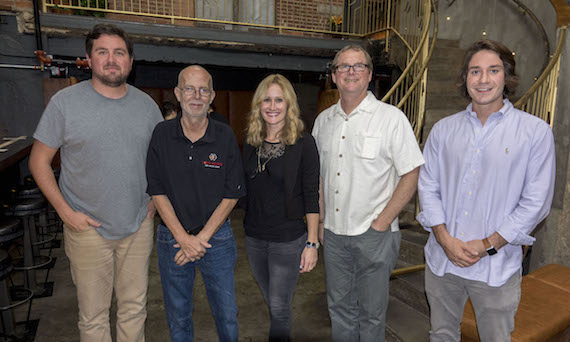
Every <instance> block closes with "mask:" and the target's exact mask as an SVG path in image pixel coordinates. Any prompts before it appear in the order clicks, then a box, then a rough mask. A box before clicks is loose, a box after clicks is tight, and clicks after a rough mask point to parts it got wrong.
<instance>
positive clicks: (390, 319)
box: [386, 297, 429, 342]
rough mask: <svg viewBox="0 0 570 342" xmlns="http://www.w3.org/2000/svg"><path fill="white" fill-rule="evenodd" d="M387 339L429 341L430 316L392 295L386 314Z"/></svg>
mask: <svg viewBox="0 0 570 342" xmlns="http://www.w3.org/2000/svg"><path fill="white" fill-rule="evenodd" d="M386 341H389V342H424V341H425V342H427V341H429V317H428V316H426V315H424V314H422V313H420V312H418V311H416V310H414V309H413V308H411V307H410V306H408V305H406V304H405V303H403V302H401V301H400V300H398V299H396V298H394V297H390V300H389V304H388V312H387V315H386Z"/></svg>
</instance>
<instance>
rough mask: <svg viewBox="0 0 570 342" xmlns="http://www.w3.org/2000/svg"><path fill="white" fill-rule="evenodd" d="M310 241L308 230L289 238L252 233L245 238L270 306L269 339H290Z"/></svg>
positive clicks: (262, 289) (249, 255)
mask: <svg viewBox="0 0 570 342" xmlns="http://www.w3.org/2000/svg"><path fill="white" fill-rule="evenodd" d="M306 241H307V233H305V234H303V235H302V236H301V237H299V238H298V239H296V240H293V241H288V242H272V241H265V240H260V239H256V238H253V237H251V236H246V238H245V246H246V250H247V257H248V259H249V264H250V265H251V269H252V271H253V276H254V277H255V280H257V284H259V288H260V289H261V292H262V293H263V297H264V298H265V302H266V303H267V306H269V314H270V315H271V325H270V329H269V341H289V335H290V332H291V304H292V303H293V294H294V293H295V288H296V287H297V280H298V279H299V265H300V264H301V253H302V252H303V249H304V248H305V242H306Z"/></svg>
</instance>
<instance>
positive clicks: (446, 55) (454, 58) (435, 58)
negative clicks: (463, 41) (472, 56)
mask: <svg viewBox="0 0 570 342" xmlns="http://www.w3.org/2000/svg"><path fill="white" fill-rule="evenodd" d="M463 58H465V50H464V49H460V48H440V47H438V46H437V43H436V46H435V49H434V50H433V53H432V55H431V58H430V63H434V64H439V63H443V64H447V63H450V62H451V63H458V62H459V63H461V62H463Z"/></svg>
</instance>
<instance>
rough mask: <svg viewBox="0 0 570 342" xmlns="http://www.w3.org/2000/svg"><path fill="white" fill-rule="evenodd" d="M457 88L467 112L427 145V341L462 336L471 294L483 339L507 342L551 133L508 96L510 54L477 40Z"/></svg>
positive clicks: (539, 215)
mask: <svg viewBox="0 0 570 342" xmlns="http://www.w3.org/2000/svg"><path fill="white" fill-rule="evenodd" d="M460 79H461V82H460V84H459V88H460V91H461V93H462V94H463V95H464V96H466V97H467V98H469V99H471V104H470V105H469V106H467V108H466V110H464V111H461V112H459V113H457V114H454V115H451V116H449V117H446V118H445V119H443V120H441V121H439V122H438V123H437V124H436V125H435V126H434V127H433V129H432V131H431V133H430V136H429V138H428V140H427V142H426V145H425V148H424V159H425V162H426V163H425V165H424V166H422V167H421V169H420V177H419V184H418V190H419V196H420V202H421V207H422V211H421V212H420V214H419V215H418V221H419V222H420V223H421V224H422V226H424V228H425V229H426V230H428V231H430V232H431V234H430V237H429V240H428V242H427V244H426V246H425V258H426V263H427V266H428V267H426V272H425V273H426V275H425V278H426V283H425V286H426V294H427V297H428V301H429V304H430V310H431V313H430V321H431V332H430V340H431V341H459V340H460V322H461V319H462V315H463V310H464V306H465V302H466V301H467V298H468V297H470V298H471V302H472V303H473V306H474V309H475V315H476V319H477V327H478V332H479V336H480V337H481V340H482V341H510V334H511V332H512V331H513V330H514V316H515V313H516V311H517V307H518V305H519V301H520V293H521V290H520V288H521V287H520V284H521V269H522V248H521V245H532V243H533V242H534V240H535V239H534V238H533V237H532V236H530V235H529V234H530V233H531V232H532V231H533V229H534V228H535V227H536V226H537V225H538V224H539V223H540V222H541V221H542V220H543V219H544V218H545V217H546V216H547V215H548V213H549V211H550V204H551V203H552V195H553V191H554V175H555V154H554V137H553V134H552V130H551V128H550V126H549V125H548V124H547V123H546V122H544V121H543V120H541V119H539V118H537V117H535V116H532V115H530V114H528V113H525V112H523V111H520V110H518V109H515V108H514V107H513V105H512V103H511V102H510V101H509V100H508V99H507V97H508V96H509V95H511V94H512V93H513V91H514V89H515V88H516V86H517V83H518V76H517V75H516V73H515V61H514V58H513V54H512V52H511V51H510V50H509V49H508V48H507V47H505V46H504V45H502V44H501V43H498V42H494V41H491V40H482V41H478V42H476V43H474V44H473V46H472V47H471V48H470V49H469V50H468V52H467V54H466V57H465V60H464V63H463V69H462V72H461V78H460Z"/></svg>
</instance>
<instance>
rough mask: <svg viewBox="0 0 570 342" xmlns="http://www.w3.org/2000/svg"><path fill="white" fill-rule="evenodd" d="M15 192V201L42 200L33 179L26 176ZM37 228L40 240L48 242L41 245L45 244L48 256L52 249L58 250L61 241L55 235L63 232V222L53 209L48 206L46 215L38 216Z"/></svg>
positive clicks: (41, 195)
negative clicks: (25, 199)
mask: <svg viewBox="0 0 570 342" xmlns="http://www.w3.org/2000/svg"><path fill="white" fill-rule="evenodd" d="M15 191H16V194H17V195H16V200H18V199H24V198H39V197H42V198H44V195H43V194H42V192H41V190H40V188H39V187H38V186H37V185H36V183H35V182H34V179H33V178H32V177H31V176H28V177H26V178H25V179H24V185H22V186H20V187H18V188H17V189H15ZM36 226H37V227H38V235H41V236H42V237H41V238H40V239H41V240H50V241H44V242H43V243H42V244H44V245H45V244H47V243H48V242H50V244H49V245H48V248H49V255H51V249H52V248H53V247H55V248H59V247H60V246H61V241H60V240H59V239H57V234H58V233H60V232H63V222H61V220H60V219H59V216H58V215H57V213H56V211H55V209H54V208H53V207H52V206H51V205H49V203H48V207H47V210H46V213H45V214H44V213H42V214H39V215H38V222H37V224H36ZM51 235H53V239H51Z"/></svg>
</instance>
